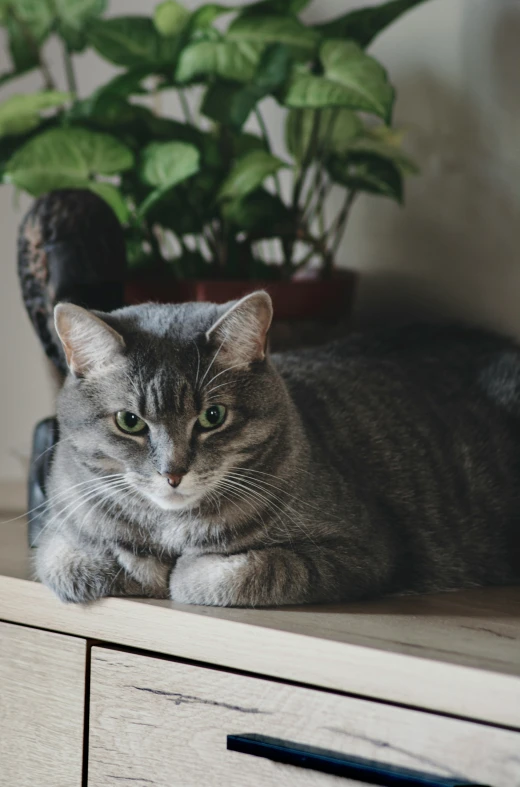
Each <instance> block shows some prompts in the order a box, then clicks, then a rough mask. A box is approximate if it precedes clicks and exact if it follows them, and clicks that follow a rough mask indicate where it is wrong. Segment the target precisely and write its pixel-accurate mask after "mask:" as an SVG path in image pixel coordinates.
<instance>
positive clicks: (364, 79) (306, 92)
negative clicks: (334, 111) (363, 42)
mask: <svg viewBox="0 0 520 787" xmlns="http://www.w3.org/2000/svg"><path fill="white" fill-rule="evenodd" d="M320 58H321V61H322V63H323V66H324V70H325V73H324V75H323V76H314V75H312V74H302V73H299V72H298V73H296V74H295V76H294V77H293V80H292V82H291V84H290V85H289V88H288V90H287V93H286V96H285V103H286V105H287V106H289V107H295V108H302V109H304V108H308V109H321V108H324V107H341V106H342V107H346V108H348V109H355V110H362V111H365V112H372V113H373V114H374V115H377V116H378V117H381V118H382V119H383V120H385V122H389V120H390V117H391V113H392V107H393V102H394V90H393V88H392V86H391V85H390V83H389V82H388V77H387V74H386V71H385V70H384V68H383V67H382V66H381V65H380V64H379V63H378V62H377V61H376V60H374V59H373V58H372V57H369V56H368V55H366V54H365V53H364V52H363V50H362V49H361V48H360V47H359V46H358V45H357V44H354V43H352V42H350V41H326V42H325V43H324V44H323V46H322V47H321V50H320Z"/></svg>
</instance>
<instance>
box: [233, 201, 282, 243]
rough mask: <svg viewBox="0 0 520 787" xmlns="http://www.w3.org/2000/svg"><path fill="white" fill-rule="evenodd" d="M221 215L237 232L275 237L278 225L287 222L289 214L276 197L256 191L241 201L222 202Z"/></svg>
mask: <svg viewBox="0 0 520 787" xmlns="http://www.w3.org/2000/svg"><path fill="white" fill-rule="evenodd" d="M222 215H223V217H224V218H225V219H226V220H227V221H229V222H230V223H231V224H234V225H235V227H236V228H237V229H238V230H243V231H246V232H250V231H252V230H258V231H259V233H260V234H259V237H264V238H269V237H274V236H275V235H277V234H278V233H277V230H278V229H279V227H280V224H282V223H284V222H287V221H288V220H289V219H290V217H291V212H290V210H289V209H288V208H287V206H286V205H284V203H283V202H282V201H281V199H280V198H279V197H278V196H275V195H274V194H270V193H269V192H268V191H265V189H257V190H256V191H253V192H251V193H250V194H248V195H246V197H244V198H243V199H235V200H231V201H229V202H224V204H223V206H222Z"/></svg>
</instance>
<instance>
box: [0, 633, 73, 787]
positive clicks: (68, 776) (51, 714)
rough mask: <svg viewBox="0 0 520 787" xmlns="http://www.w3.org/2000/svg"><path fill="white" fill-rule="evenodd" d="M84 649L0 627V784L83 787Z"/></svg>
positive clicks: (66, 639)
mask: <svg viewBox="0 0 520 787" xmlns="http://www.w3.org/2000/svg"><path fill="white" fill-rule="evenodd" d="M85 666H86V645H85V642H84V641H83V640H80V639H76V638H74V637H66V636H63V635H61V634H52V633H50V632H48V631H36V630H34V629H28V628H24V627H22V626H13V625H9V624H7V623H0V785H2V787H35V786H36V785H39V786H40V787H81V778H82V758H83V716H84V695H85Z"/></svg>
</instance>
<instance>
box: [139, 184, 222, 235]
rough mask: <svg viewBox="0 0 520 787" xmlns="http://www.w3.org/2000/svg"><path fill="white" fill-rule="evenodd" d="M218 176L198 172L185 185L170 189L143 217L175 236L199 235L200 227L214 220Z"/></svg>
mask: <svg viewBox="0 0 520 787" xmlns="http://www.w3.org/2000/svg"><path fill="white" fill-rule="evenodd" d="M220 180H221V179H220V176H219V175H217V174H215V173H213V172H211V171H209V170H207V169H206V170H204V169H203V170H201V171H200V172H198V173H197V174H195V175H193V176H192V177H191V178H190V179H189V181H186V182H184V183H179V184H178V185H177V186H175V188H173V189H170V190H169V192H167V193H165V194H164V195H163V196H162V198H161V199H160V200H159V201H158V202H157V203H156V204H155V205H154V206H153V207H152V209H151V210H150V211H149V212H148V213H147V216H148V219H149V220H150V221H152V222H158V223H159V224H161V225H162V226H163V227H167V228H168V229H171V230H173V231H174V232H175V233H176V234H177V235H194V234H198V233H200V232H202V229H203V227H204V224H206V223H208V222H210V221H211V220H212V219H214V218H218V217H219V216H218V212H217V209H216V204H215V195H216V193H217V190H218V186H219V185H220Z"/></svg>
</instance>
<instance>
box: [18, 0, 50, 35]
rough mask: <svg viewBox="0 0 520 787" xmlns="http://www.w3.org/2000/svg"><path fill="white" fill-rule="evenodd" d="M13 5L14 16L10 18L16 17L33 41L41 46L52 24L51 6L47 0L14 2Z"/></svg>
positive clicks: (19, 0) (20, 0)
mask: <svg viewBox="0 0 520 787" xmlns="http://www.w3.org/2000/svg"><path fill="white" fill-rule="evenodd" d="M13 5H14V8H15V10H16V14H12V15H11V16H12V17H13V18H14V16H16V19H17V20H18V21H19V22H20V23H21V24H22V25H23V27H24V28H25V29H26V30H28V31H29V32H30V34H31V36H32V37H33V39H34V40H35V41H36V42H37V43H39V44H41V43H42V42H43V41H44V39H45V38H46V37H47V36H48V35H49V33H50V31H51V27H52V24H53V22H54V12H53V10H52V6H51V4H50V3H49V2H47V0H16V2H15V3H14V4H13Z"/></svg>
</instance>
